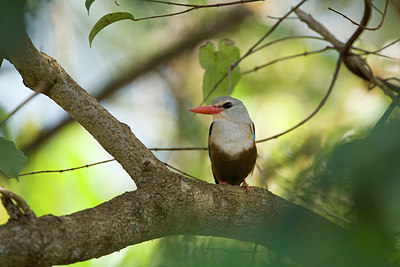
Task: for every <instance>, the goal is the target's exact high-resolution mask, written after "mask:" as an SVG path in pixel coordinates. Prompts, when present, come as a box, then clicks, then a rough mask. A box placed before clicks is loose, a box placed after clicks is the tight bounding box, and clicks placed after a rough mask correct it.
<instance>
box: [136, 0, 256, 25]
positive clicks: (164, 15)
mask: <svg viewBox="0 0 400 267" xmlns="http://www.w3.org/2000/svg"><path fill="white" fill-rule="evenodd" d="M145 1H147V2H156V3H162V4H168V5H175V6H186V7H190V8H187V9H185V10H182V11H178V12H174V13H168V14H163V15H155V16H149V17H143V18H138V19H136V18H132V19H131V20H133V21H141V20H148V19H159V18H165V17H173V16H177V15H182V14H185V13H189V12H191V11H193V10H197V9H203V8H213V7H222V6H232V5H237V4H244V3H251V2H260V1H264V0H241V1H234V2H228V3H218V4H209V5H191V4H179V3H173V2H164V1H158V0H145Z"/></svg>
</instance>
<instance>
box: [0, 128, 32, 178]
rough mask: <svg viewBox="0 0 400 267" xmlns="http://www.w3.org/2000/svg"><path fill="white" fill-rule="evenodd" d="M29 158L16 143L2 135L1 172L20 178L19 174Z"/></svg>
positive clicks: (0, 144) (0, 150)
mask: <svg viewBox="0 0 400 267" xmlns="http://www.w3.org/2000/svg"><path fill="white" fill-rule="evenodd" d="M27 160H28V158H27V157H26V156H25V155H24V153H22V152H21V151H19V150H18V149H17V148H16V147H15V144H14V143H13V142H11V141H8V140H6V139H4V138H3V137H1V136H0V172H3V173H4V174H5V175H7V176H10V177H13V178H15V179H17V180H18V174H19V173H20V171H21V170H22V169H23V168H24V166H25V164H26V162H27Z"/></svg>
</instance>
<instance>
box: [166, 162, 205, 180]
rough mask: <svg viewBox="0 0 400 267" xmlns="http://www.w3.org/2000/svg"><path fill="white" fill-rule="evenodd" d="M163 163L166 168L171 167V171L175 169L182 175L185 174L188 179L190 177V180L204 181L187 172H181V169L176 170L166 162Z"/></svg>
mask: <svg viewBox="0 0 400 267" xmlns="http://www.w3.org/2000/svg"><path fill="white" fill-rule="evenodd" d="M162 163H164V165H165V166H167V167H169V168H171V169H173V170H175V171H177V172H179V173H180V174H183V175H185V176H187V177H190V178H192V179H195V180H199V181H203V180H201V179H200V178H197V177H194V176H193V175H190V174H188V173H186V172H184V171H181V170H180V169H178V168H175V167H173V166H171V165H169V164H168V163H166V162H162Z"/></svg>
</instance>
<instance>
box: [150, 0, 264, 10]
mask: <svg viewBox="0 0 400 267" xmlns="http://www.w3.org/2000/svg"><path fill="white" fill-rule="evenodd" d="M144 1H145V2H153V3H160V4H167V5H173V6H184V7H194V8H208V7H222V6H231V5H237V4H246V3H252V2H261V1H262V2H264V0H240V1H233V2H227V3H217V4H208V5H194V4H183V3H174V2H168V1H160V0H144Z"/></svg>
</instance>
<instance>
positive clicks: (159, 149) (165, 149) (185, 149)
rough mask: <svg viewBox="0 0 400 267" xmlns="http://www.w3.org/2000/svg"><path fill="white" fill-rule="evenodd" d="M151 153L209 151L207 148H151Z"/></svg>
mask: <svg viewBox="0 0 400 267" xmlns="http://www.w3.org/2000/svg"><path fill="white" fill-rule="evenodd" d="M149 150H151V151H188V150H208V148H207V147H151V148H149Z"/></svg>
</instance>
